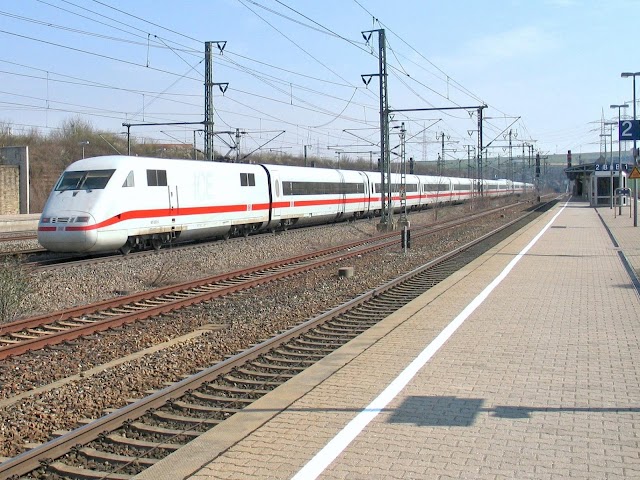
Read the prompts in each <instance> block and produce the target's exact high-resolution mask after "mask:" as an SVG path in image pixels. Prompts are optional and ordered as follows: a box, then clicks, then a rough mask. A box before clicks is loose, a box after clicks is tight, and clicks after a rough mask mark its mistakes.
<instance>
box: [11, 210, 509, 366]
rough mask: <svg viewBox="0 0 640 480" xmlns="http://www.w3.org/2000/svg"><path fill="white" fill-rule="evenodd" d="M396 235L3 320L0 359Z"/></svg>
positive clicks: (383, 244) (371, 247) (393, 241)
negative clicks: (6, 321) (23, 317)
mask: <svg viewBox="0 0 640 480" xmlns="http://www.w3.org/2000/svg"><path fill="white" fill-rule="evenodd" d="M496 210H499V209H493V210H488V211H485V212H482V213H478V214H476V215H473V216H469V217H465V218H463V219H459V220H454V221H450V222H446V223H442V224H440V225H438V226H436V227H428V228H422V229H414V232H413V233H412V235H413V236H414V238H416V239H417V238H420V237H421V236H425V235H432V234H434V233H437V232H440V231H442V230H445V229H451V228H455V227H458V226H460V225H463V224H465V223H469V222H472V221H474V220H477V219H478V218H481V217H483V216H486V215H491V214H492V213H495V211H496ZM398 237H399V234H398V233H397V232H391V233H387V234H383V235H379V236H376V237H373V238H371V239H366V240H360V241H356V242H350V243H348V244H345V245H340V246H336V247H332V248H329V249H325V250H322V251H319V252H313V253H310V254H305V255H300V256H297V257H294V258H290V259H285V260H278V261H274V262H270V263H267V264H263V265H260V266H257V267H251V268H246V269H242V270H238V271H235V272H229V273H225V274H221V275H216V276H212V277H208V278H203V279H199V280H195V281H190V282H186V283H182V284H178V285H172V286H170V287H164V288H159V289H156V290H151V291H147V292H142V293H137V294H133V295H128V296H122V297H118V298H115V299H111V300H107V301H103V302H100V303H97V304H92V305H86V306H81V307H75V308H71V309H67V310H63V311H59V312H54V313H50V314H46V315H42V316H38V317H32V318H26V319H22V320H18V321H15V322H12V323H7V324H4V325H3V326H2V329H1V330H0V360H3V359H6V358H8V357H10V356H15V355H20V354H23V353H25V352H28V351H32V350H38V349H42V348H46V347H48V346H52V345H56V344H60V343H63V342H68V341H71V340H74V339H76V338H79V337H83V336H88V335H92V334H94V333H97V332H101V331H105V330H108V329H112V328H116V327H119V326H122V325H125V324H128V323H132V322H136V321H140V320H144V319H147V318H150V317H153V316H156V315H160V314H164V313H167V312H170V311H173V310H177V309H179V308H184V307H187V306H190V305H193V304H195V303H201V302H206V301H210V300H212V299H213V298H216V297H221V296H224V295H228V294H231V293H234V292H237V291H240V290H245V289H248V288H252V287H255V286H257V285H260V284H264V283H267V282H272V281H276V280H278V279H280V278H283V277H289V276H292V275H296V274H299V273H301V272H304V271H308V270H311V269H315V268H320V267H323V266H325V265H328V264H331V263H335V262H338V261H342V260H345V259H348V258H351V257H354V256H358V255H365V254H367V253H370V252H373V251H376V250H379V249H383V248H388V247H392V246H397V245H398Z"/></svg>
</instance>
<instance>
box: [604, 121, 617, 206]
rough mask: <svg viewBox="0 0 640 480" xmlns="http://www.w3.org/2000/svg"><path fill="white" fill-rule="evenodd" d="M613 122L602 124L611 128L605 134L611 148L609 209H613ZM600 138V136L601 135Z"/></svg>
mask: <svg viewBox="0 0 640 480" xmlns="http://www.w3.org/2000/svg"><path fill="white" fill-rule="evenodd" d="M614 125H615V122H604V126H605V128H606V127H607V126H609V127H611V131H610V132H609V133H607V134H605V135H604V136H605V137H607V136H608V137H609V145H610V146H611V148H610V149H609V208H613V126H614ZM601 136H602V135H601ZM604 142H605V143H604V144H605V155H604V156H605V159H604V160H605V162H606V161H607V158H606V157H607V153H606V152H607V140H606V139H605V141H604Z"/></svg>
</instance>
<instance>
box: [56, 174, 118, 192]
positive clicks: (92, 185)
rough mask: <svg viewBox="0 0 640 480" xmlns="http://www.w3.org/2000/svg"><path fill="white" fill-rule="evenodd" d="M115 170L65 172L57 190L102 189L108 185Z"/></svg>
mask: <svg viewBox="0 0 640 480" xmlns="http://www.w3.org/2000/svg"><path fill="white" fill-rule="evenodd" d="M113 172H115V170H84V171H75V172H64V173H63V174H62V177H60V180H58V184H57V185H56V191H58V192H62V191H65V190H101V189H103V188H104V187H106V186H107V183H108V182H109V179H110V178H111V176H112V175H113Z"/></svg>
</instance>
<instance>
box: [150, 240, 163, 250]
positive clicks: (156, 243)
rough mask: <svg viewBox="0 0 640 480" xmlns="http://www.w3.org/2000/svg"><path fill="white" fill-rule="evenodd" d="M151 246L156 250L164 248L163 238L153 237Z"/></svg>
mask: <svg viewBox="0 0 640 480" xmlns="http://www.w3.org/2000/svg"><path fill="white" fill-rule="evenodd" d="M151 247H152V248H153V249H154V250H160V248H162V239H160V238H152V239H151Z"/></svg>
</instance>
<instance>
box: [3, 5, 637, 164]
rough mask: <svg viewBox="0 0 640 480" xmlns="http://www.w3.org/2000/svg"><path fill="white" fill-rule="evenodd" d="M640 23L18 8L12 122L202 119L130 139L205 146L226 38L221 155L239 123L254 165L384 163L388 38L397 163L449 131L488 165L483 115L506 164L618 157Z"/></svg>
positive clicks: (383, 8)
mask: <svg viewBox="0 0 640 480" xmlns="http://www.w3.org/2000/svg"><path fill="white" fill-rule="evenodd" d="M639 18H640V0H609V1H595V0H593V1H586V0H585V1H583V0H501V1H498V0H483V1H472V0H459V1H457V2H448V1H438V2H434V1H430V0H404V1H402V2H392V1H389V0H322V1H315V0H184V1H180V2H177V1H167V0H136V1H135V2H132V1H124V0H20V1H9V0H4V1H2V2H0V45H1V46H2V48H0V128H5V129H8V128H10V129H11V131H12V132H14V133H22V132H25V131H29V130H33V129H37V130H38V131H39V132H41V133H42V134H45V135H49V134H55V132H56V131H59V129H60V128H62V127H63V126H64V125H65V124H69V122H75V121H78V120H81V121H83V122H86V123H88V124H90V125H91V126H92V127H93V128H94V129H96V130H99V131H107V132H112V133H116V134H121V133H123V132H124V131H125V128H124V127H123V126H122V124H123V123H179V122H192V123H193V124H189V125H155V126H151V125H149V126H133V127H131V133H132V135H134V136H135V137H137V138H138V139H139V140H140V141H146V140H147V139H148V140H153V141H155V142H157V143H161V144H176V143H186V144H193V142H194V139H195V142H196V145H197V146H198V148H201V149H202V148H204V147H203V141H204V137H203V133H202V125H199V124H195V122H202V121H203V120H204V80H205V58H204V57H205V55H204V45H205V42H213V44H212V45H213V48H214V55H213V59H212V65H213V70H212V71H213V81H214V82H215V83H216V84H220V85H216V86H215V87H214V99H213V107H214V122H215V126H214V129H215V131H217V132H221V133H219V135H217V136H216V139H215V141H214V146H215V149H216V151H219V152H221V153H223V154H224V153H230V152H231V154H233V155H235V151H232V150H230V147H229V146H230V145H233V138H232V137H231V136H230V135H229V134H227V133H224V132H236V129H237V130H238V131H240V132H241V134H240V154H241V155H242V156H244V155H247V154H249V153H251V152H255V151H263V152H265V151H268V152H274V153H275V154H280V153H282V154H289V155H302V152H303V151H304V149H305V146H306V147H307V152H308V155H310V156H319V157H324V158H334V159H337V160H340V161H347V160H348V159H353V158H377V156H379V148H380V147H379V142H380V133H379V121H380V114H379V111H380V96H379V92H380V76H379V47H380V31H381V30H384V36H385V39H386V41H385V47H386V61H387V67H386V70H387V100H388V104H389V109H390V110H391V112H392V113H391V123H390V127H391V130H390V132H391V133H390V140H389V143H390V146H391V148H392V149H393V150H392V152H393V158H400V156H401V153H402V147H401V143H402V142H401V138H402V133H401V132H404V140H405V143H404V146H405V152H404V153H405V155H406V157H407V158H413V159H415V160H416V161H434V160H436V158H437V156H438V154H442V150H443V146H442V141H443V139H444V143H445V145H444V154H445V158H447V159H452V158H455V159H464V158H467V156H468V155H473V148H475V146H476V145H477V139H478V137H477V135H478V113H477V112H478V110H477V108H478V107H479V106H484V105H486V108H483V109H482V115H483V123H482V127H483V128H482V130H483V145H484V146H487V145H488V149H487V152H488V154H489V155H490V156H495V155H508V154H509V149H508V146H509V139H511V146H512V154H513V155H517V154H522V149H523V148H526V149H527V152H528V151H529V150H528V149H529V145H533V149H534V150H535V151H539V152H541V153H543V154H564V153H566V152H567V151H568V150H572V152H573V153H574V156H575V155H580V154H581V153H587V152H599V151H601V149H602V139H605V140H606V141H607V143H608V145H607V148H608V149H609V150H611V148H613V149H614V150H616V151H617V149H618V145H617V131H616V129H617V125H615V126H606V125H605V126H604V127H603V125H602V122H603V121H604V122H614V121H616V122H617V118H618V110H617V109H612V108H610V105H612V104H622V103H624V102H628V103H629V105H630V106H631V104H632V98H633V88H632V79H631V78H621V76H620V74H621V72H638V71H640V54H639V53H638V52H639V51H638V47H637V40H635V45H636V46H633V45H634V40H632V38H633V31H634V29H635V31H636V34H635V35H636V38H637V28H638V27H637V20H638V19H639ZM366 31H370V33H369V34H365V35H364V36H363V33H362V32H366ZM365 36H366V37H367V39H365ZM218 47H223V50H220V49H219V48H218ZM363 76H364V79H366V80H369V83H368V85H366V84H365V82H364V81H363ZM224 86H226V91H224V92H223V91H222V89H224ZM639 96H640V95H639ZM442 108H446V110H439V109H442ZM454 108H455V109H454ZM420 109H422V110H420ZM425 109H431V110H425ZM394 110H404V111H402V112H401V111H396V112H394ZM408 110H411V111H408ZM626 110H627V112H626V115H628V117H630V116H631V115H632V108H627V109H626ZM622 114H623V117H624V116H625V110H623V111H622ZM603 128H604V129H605V130H604V133H605V134H608V133H611V131H612V130H611V129H613V135H612V136H611V137H608V136H605V137H601V134H602V133H603ZM234 138H235V135H234ZM630 147H631V146H630V145H626V144H625V143H623V144H622V145H621V148H622V149H623V151H624V150H627V149H629V148H630ZM393 158H392V161H394V160H393Z"/></svg>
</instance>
